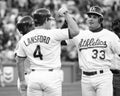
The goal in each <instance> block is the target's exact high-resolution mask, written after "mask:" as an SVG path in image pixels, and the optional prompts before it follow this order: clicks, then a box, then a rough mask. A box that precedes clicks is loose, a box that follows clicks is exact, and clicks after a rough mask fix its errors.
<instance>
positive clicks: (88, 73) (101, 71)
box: [82, 69, 109, 76]
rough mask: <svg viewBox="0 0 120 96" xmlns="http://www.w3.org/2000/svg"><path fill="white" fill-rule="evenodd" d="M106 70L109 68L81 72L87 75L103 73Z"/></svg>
mask: <svg viewBox="0 0 120 96" xmlns="http://www.w3.org/2000/svg"><path fill="white" fill-rule="evenodd" d="M108 70H109V69H101V70H96V71H82V73H83V74H84V75H87V76H92V75H97V74H103V73H105V72H106V71H108Z"/></svg>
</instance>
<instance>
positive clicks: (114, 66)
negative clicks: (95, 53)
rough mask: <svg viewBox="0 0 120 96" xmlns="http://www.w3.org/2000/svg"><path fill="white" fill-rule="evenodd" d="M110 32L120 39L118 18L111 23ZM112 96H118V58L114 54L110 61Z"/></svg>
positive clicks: (119, 59) (119, 89) (119, 86)
mask: <svg viewBox="0 0 120 96" xmlns="http://www.w3.org/2000/svg"><path fill="white" fill-rule="evenodd" d="M112 30H113V31H114V32H115V34H116V35H117V36H118V37H119V38H120V18H117V19H115V20H114V21H113V22H112ZM111 71H112V73H113V93H114V95H113V96H120V57H119V56H118V55H117V54H116V55H115V56H114V58H113V60H112V69H111Z"/></svg>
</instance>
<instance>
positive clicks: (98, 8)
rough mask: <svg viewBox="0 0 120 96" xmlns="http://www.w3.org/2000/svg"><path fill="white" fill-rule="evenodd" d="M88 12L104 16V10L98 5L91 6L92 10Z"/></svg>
mask: <svg viewBox="0 0 120 96" xmlns="http://www.w3.org/2000/svg"><path fill="white" fill-rule="evenodd" d="M87 14H88V15H89V14H95V15H98V16H101V17H102V18H103V10H102V9H101V8H100V7H98V6H93V7H90V10H89V12H88V13H87Z"/></svg>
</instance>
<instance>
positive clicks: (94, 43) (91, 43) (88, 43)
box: [79, 38, 107, 51]
mask: <svg viewBox="0 0 120 96" xmlns="http://www.w3.org/2000/svg"><path fill="white" fill-rule="evenodd" d="M106 47H107V44H106V41H102V40H100V39H96V40H95V39H94V38H91V39H85V40H84V39H81V41H80V43H79V50H80V51H81V50H82V49H88V48H106Z"/></svg>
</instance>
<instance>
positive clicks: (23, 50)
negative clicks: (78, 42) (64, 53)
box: [16, 7, 79, 96]
mask: <svg viewBox="0 0 120 96" xmlns="http://www.w3.org/2000/svg"><path fill="white" fill-rule="evenodd" d="M57 14H58V15H60V16H64V17H65V19H66V21H67V23H68V27H69V30H68V29H50V28H51V20H53V17H52V16H51V14H50V11H49V10H48V9H46V8H40V9H37V10H35V12H33V19H34V23H35V29H34V30H32V31H30V32H29V33H27V34H26V35H24V36H23V37H22V38H21V40H20V42H19V47H18V50H17V58H16V60H17V66H18V75H19V78H20V85H21V89H22V90H26V88H25V87H26V82H25V77H24V60H25V59H26V57H27V58H28V60H29V61H30V65H31V66H30V69H31V70H32V71H31V73H30V75H29V80H28V88H27V96H61V95H62V92H61V91H62V78H63V75H62V74H63V71H62V70H61V60H60V53H61V45H60V43H61V41H62V40H66V39H69V38H73V37H74V36H76V35H78V34H79V28H78V25H77V24H76V22H75V21H74V20H73V18H72V17H71V15H70V14H69V12H68V10H67V8H64V7H62V8H60V9H59V10H58V13H57Z"/></svg>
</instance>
